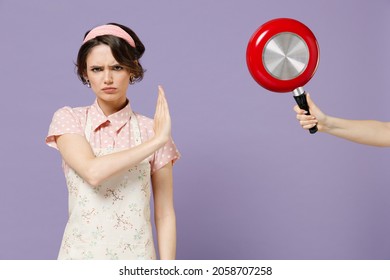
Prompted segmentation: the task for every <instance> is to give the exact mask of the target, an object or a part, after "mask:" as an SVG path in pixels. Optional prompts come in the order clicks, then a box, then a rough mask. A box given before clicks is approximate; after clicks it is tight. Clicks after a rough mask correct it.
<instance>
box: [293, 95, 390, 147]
mask: <svg viewBox="0 0 390 280" xmlns="http://www.w3.org/2000/svg"><path fill="white" fill-rule="evenodd" d="M307 102H308V105H309V108H310V115H305V113H306V112H305V111H304V110H302V109H300V108H299V107H298V105H295V106H294V110H295V112H296V113H297V119H298V120H299V122H300V124H301V126H302V127H303V128H304V129H310V128H312V127H314V126H315V125H317V127H318V131H321V132H326V133H329V134H331V135H334V136H337V137H340V138H344V139H346V140H349V141H353V142H356V143H360V144H364V145H370V146H378V147H390V122H381V121H376V120H346V119H342V118H336V117H332V116H328V115H326V114H324V113H323V112H322V111H321V110H320V109H319V108H318V107H317V105H316V104H314V102H313V101H312V99H311V98H310V95H307Z"/></svg>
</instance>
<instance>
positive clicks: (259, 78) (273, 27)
mask: <svg viewBox="0 0 390 280" xmlns="http://www.w3.org/2000/svg"><path fill="white" fill-rule="evenodd" d="M246 62H247V65H248V69H249V72H250V73H251V75H252V77H253V79H254V80H255V81H256V82H257V83H258V84H260V85H261V86H262V87H264V88H266V89H268V90H270V91H274V92H291V91H292V92H293V94H294V98H295V100H296V102H297V104H298V106H299V107H300V108H301V109H303V110H305V111H307V115H309V114H310V113H309V106H308V105H307V101H306V94H305V91H304V89H303V86H304V85H305V84H306V83H307V82H308V81H309V80H310V79H311V78H312V77H313V75H314V73H315V71H316V70H317V66H318V62H319V47H318V43H317V40H316V38H315V36H314V34H313V32H311V30H310V29H309V28H308V27H307V26H306V25H304V24H303V23H301V22H299V21H297V20H294V19H289V18H278V19H273V20H270V21H268V22H266V23H265V24H263V25H262V26H260V27H259V28H258V29H257V30H256V32H255V33H254V34H253V35H252V37H251V39H250V40H249V43H248V47H247V51H246ZM317 130H318V129H317V126H315V127H312V128H311V129H310V130H309V131H310V133H312V134H313V133H316V132H317Z"/></svg>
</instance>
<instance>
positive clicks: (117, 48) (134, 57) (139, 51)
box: [76, 23, 145, 84]
mask: <svg viewBox="0 0 390 280" xmlns="http://www.w3.org/2000/svg"><path fill="white" fill-rule="evenodd" d="M108 24H111V25H116V26H119V27H120V28H122V29H123V30H124V31H126V32H127V33H128V34H129V35H130V36H131V37H132V38H133V40H134V42H135V48H134V47H132V46H130V44H129V43H128V42H127V41H126V40H124V39H122V38H119V37H116V36H113V35H102V36H96V37H95V38H93V39H91V40H89V41H87V42H85V43H84V44H83V45H82V46H81V47H80V49H79V52H78V55H77V62H76V69H77V75H78V76H79V79H80V80H81V81H82V82H83V84H86V83H87V81H86V80H85V78H84V76H85V73H86V72H87V56H88V54H89V53H90V51H91V50H92V48H93V47H95V46H98V45H101V44H104V45H108V46H109V47H110V49H111V52H112V55H113V56H114V58H115V60H116V61H117V62H118V63H119V64H121V65H123V66H125V67H126V68H127V69H128V70H129V71H130V73H132V74H133V80H132V81H134V82H139V81H141V80H142V78H143V77H144V72H145V69H143V68H142V65H141V64H140V63H139V59H140V58H141V56H142V55H143V54H144V52H145V46H144V45H143V44H142V42H141V40H140V39H139V38H138V36H137V34H135V32H134V31H133V30H131V29H130V28H128V27H127V26H124V25H121V24H118V23H108ZM90 31H91V30H89V31H87V32H86V33H85V35H84V38H85V37H86V36H87V34H88V33H89V32H90Z"/></svg>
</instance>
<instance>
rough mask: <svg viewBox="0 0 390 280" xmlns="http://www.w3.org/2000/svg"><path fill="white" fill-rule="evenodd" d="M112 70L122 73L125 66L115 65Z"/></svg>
mask: <svg viewBox="0 0 390 280" xmlns="http://www.w3.org/2000/svg"><path fill="white" fill-rule="evenodd" d="M112 69H113V70H115V71H120V70H123V66H120V65H114V66H113V67H112Z"/></svg>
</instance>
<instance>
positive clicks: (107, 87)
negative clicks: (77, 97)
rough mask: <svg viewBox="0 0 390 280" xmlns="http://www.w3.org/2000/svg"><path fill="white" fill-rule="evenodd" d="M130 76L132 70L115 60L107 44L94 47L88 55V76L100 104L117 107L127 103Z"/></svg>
mask: <svg viewBox="0 0 390 280" xmlns="http://www.w3.org/2000/svg"><path fill="white" fill-rule="evenodd" d="M130 76H131V74H130V72H129V71H128V70H127V69H126V68H124V67H123V66H122V65H120V64H119V63H118V62H117V61H116V60H115V58H114V56H113V55H112V52H111V49H110V47H109V46H107V45H104V44H101V45H98V46H95V47H93V48H92V50H91V51H90V53H89V54H88V56H87V70H86V78H87V79H88V80H89V82H90V84H91V88H92V90H93V91H94V92H95V94H96V97H97V98H98V101H99V104H100V105H103V104H105V106H107V105H108V106H110V105H112V106H114V107H117V106H121V105H123V104H124V103H126V99H127V97H126V91H127V87H128V86H129V81H130ZM102 103H103V104H102ZM102 109H103V108H102Z"/></svg>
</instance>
